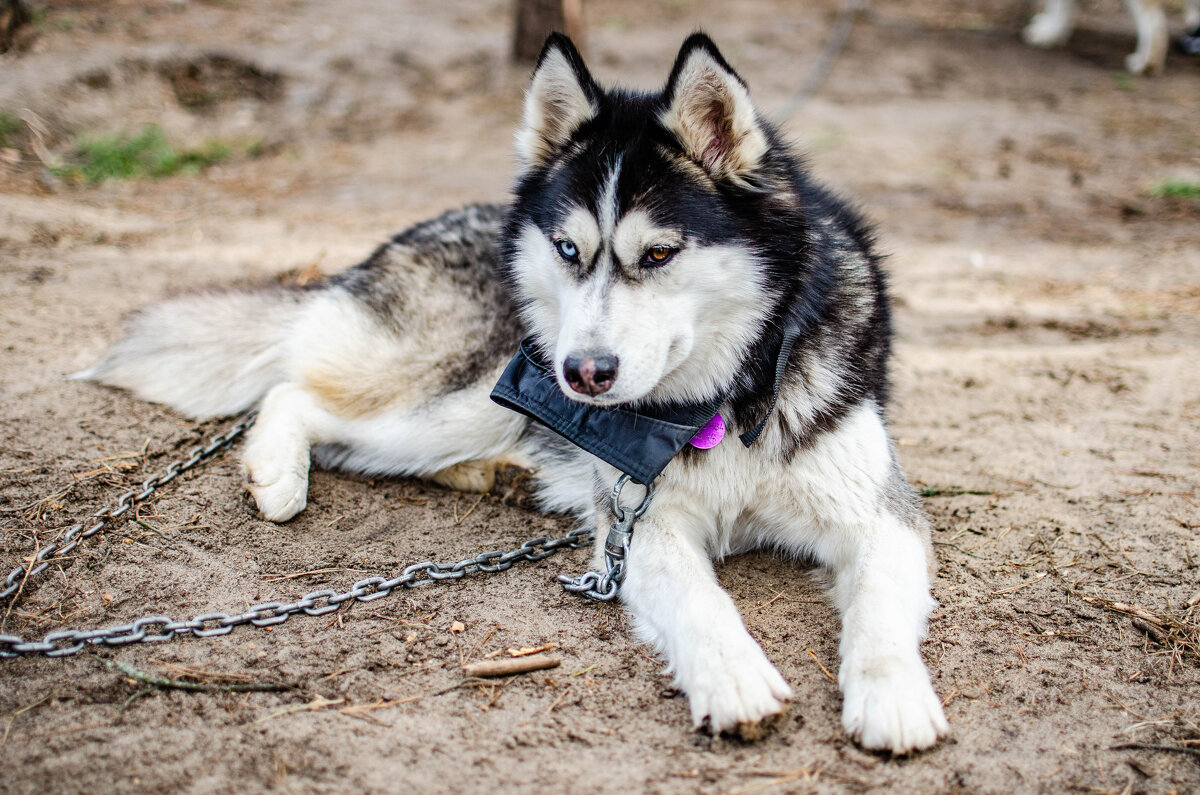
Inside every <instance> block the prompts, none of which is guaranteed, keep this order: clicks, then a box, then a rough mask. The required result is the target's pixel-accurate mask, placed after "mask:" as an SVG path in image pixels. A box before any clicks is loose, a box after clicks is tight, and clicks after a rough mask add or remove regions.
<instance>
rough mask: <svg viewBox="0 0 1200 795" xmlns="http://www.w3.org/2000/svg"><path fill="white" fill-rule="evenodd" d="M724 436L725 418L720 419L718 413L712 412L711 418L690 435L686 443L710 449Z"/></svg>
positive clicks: (702, 448)
mask: <svg viewBox="0 0 1200 795" xmlns="http://www.w3.org/2000/svg"><path fill="white" fill-rule="evenodd" d="M724 438H725V420H723V419H721V415H720V414H714V415H713V418H712V419H711V420H709V421H708V422H707V423H705V425H704V427H703V428H701V429H700V431H699V432H698V433H697V434H696V435H695V436H693V437H692V439H691V441H690V442H688V444H690V445H691V446H692V447H697V448H699V449H701V450H711V449H712V448H714V447H716V446H717V445H719V444H720V443H721V440H722V439H724Z"/></svg>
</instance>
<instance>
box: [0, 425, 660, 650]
mask: <svg viewBox="0 0 1200 795" xmlns="http://www.w3.org/2000/svg"><path fill="white" fill-rule="evenodd" d="M255 418H256V414H255V412H250V413H248V414H246V415H244V416H243V417H242V418H241V419H240V420H238V422H237V423H236V424H234V426H233V427H232V428H230V429H229V430H228V431H227V432H225V433H223V434H221V435H220V436H216V437H214V438H213V439H212V440H211V441H210V442H209V443H208V444H207V445H201V446H199V447H196V448H194V449H193V450H192V451H191V453H190V456H189V457H188V458H187V459H180V460H178V461H175V462H173V463H171V464H170V465H169V466H168V467H167V468H166V469H165V470H164V471H163V472H162V474H160V475H157V476H155V477H151V478H149V479H147V480H146V481H144V482H143V483H142V485H141V488H140V489H131V490H129V491H127V492H125V493H124V494H121V495H120V496H119V497H118V498H117V502H116V504H115V505H114V506H113V507H111V508H106V509H104V510H100V511H97V512H96V513H94V514H92V519H93V520H95V521H94V522H93V523H92V524H91V525H89V524H88V523H87V522H80V523H78V524H76V525H75V526H73V527H71V528H70V529H69V530H67V532H66V533H64V534H63V536H62V538H60V539H59V540H58V541H56V542H55V543H53V544H50V545H48V546H46V547H45V548H43V549H42V550H40V551H39V552H38V553H37V554H36V555H35V556H34V557H33V560H32V561H31V562H30V564H29V566H30V568H29V569H26V568H25V567H24V566H18V567H17V568H15V569H13V570H12V571H11V572H10V573H9V575H8V577H7V578H6V579H5V581H4V588H3V589H0V603H2V602H4V601H6V600H9V599H14V598H15V597H16V595H17V593H18V592H19V591H20V590H21V588H22V587H23V586H24V585H25V583H26V582H28V581H29V578H30V577H36V576H37V575H39V574H41V573H42V572H43V571H45V570H46V569H47V568H49V566H50V564H52V563H53V562H54V561H55V560H57V559H59V558H61V557H62V556H64V555H68V554H70V553H71V552H72V551H74V550H75V548H76V547H77V546H79V543H80V542H81V541H83V540H84V539H87V538H91V537H92V536H94V535H96V534H97V533H99V532H100V531H101V530H103V529H104V528H105V527H108V526H109V525H110V524H111V523H112V522H115V521H117V520H118V519H121V518H122V517H123V516H125V515H126V514H127V513H129V511H130V509H132V508H133V507H134V506H136V505H137V504H138V503H140V502H142V501H143V500H146V499H147V498H149V497H150V496H151V495H152V494H154V493H155V492H156V491H157V490H158V489H159V488H161V487H163V486H165V485H166V484H168V483H170V482H171V481H173V480H174V479H175V478H177V477H179V475H181V474H183V473H184V472H187V471H188V470H189V469H192V468H194V467H196V466H198V465H200V464H201V463H203V462H205V461H207V460H209V459H210V458H211V457H212V456H213V455H214V454H216V453H217V452H218V451H220V450H223V449H225V448H227V447H229V446H230V445H231V444H233V442H234V441H236V440H237V439H238V437H240V436H241V435H242V434H244V433H245V432H246V431H247V430H248V429H249V428H250V426H251V425H253V424H254V420H255ZM629 480H630V477H629V475H622V476H621V478H620V479H618V480H617V482H616V484H614V485H613V490H612V495H611V498H612V510H613V514H614V515H615V516H616V517H617V520H616V522H614V523H613V525H612V527H610V528H609V531H608V538H607V540H606V541H605V545H604V560H605V565H606V569H607V570H606V571H605V573H604V574H600V573H598V572H594V571H589V572H587V573H585V574H583V575H581V576H579V577H573V578H572V577H567V576H565V575H559V577H558V579H559V581H560V582H562V583H563V587H564V588H565V589H566V590H568V591H572V592H574V593H578V594H581V595H582V596H585V597H587V598H589V599H594V600H596V601H605V602H606V601H610V600H612V599H613V598H615V597H616V595H617V590H618V588H619V587H620V584H621V581H622V580H623V579H624V577H625V556H626V555H627V554H628V552H629V543H630V539H631V538H632V536H633V524H634V522H635V521H636V520H637V519H639V518H640V517H641V516H642V514H644V513H645V512H646V509H647V508H648V507H649V505H650V498H651V496H653V494H654V488H653V486H648V487H647V489H646V496H645V497H644V498H643V499H642V503H641V505H639V506H638V507H637V508H636V509H630V508H625V507H623V506H622V505H621V490H622V489H623V488H624V487H625V484H626V483H628V482H629ZM594 537H595V533H594V531H593V530H592V529H591V528H589V527H580V528H576V529H574V530H572V531H570V532H569V533H567V534H566V535H564V536H562V537H561V538H555V539H551V538H549V537H546V536H541V537H538V538H531V539H529V540H527V541H525V542H523V543H522V544H521V545H520V546H519V547H517V548H516V549H512V550H509V551H508V552H505V551H503V550H493V551H491V552H483V553H481V554H479V555H476V556H475V557H473V558H464V559H462V560H460V561H457V562H455V563H436V562H434V561H432V560H426V561H422V562H421V563H414V564H412V565H411V566H408V567H407V568H405V569H404V571H402V572H401V573H400V574H399V575H398V576H396V577H393V578H391V579H387V578H384V577H367V578H366V579H363V580H359V581H358V582H356V583H354V585H352V586H351V587H350V589H349V590H348V591H344V592H338V591H336V590H333V589H321V590H317V591H312V592H310V593H307V594H305V595H304V596H303V597H301V598H300V599H299V600H297V601H295V602H262V603H260V604H256V605H253V606H251V607H250V608H249V609H247V610H246V611H244V612H242V613H234V614H231V613H204V614H203V615H198V616H195V617H194V618H191V619H187V620H183V621H176V620H174V619H171V618H169V617H168V616H161V615H154V616H143V617H141V618H138V619H135V620H134V621H132V622H130V623H128V624H119V625H117V626H112V627H104V628H101V629H91V630H80V629H63V630H58V631H56V632H51V633H50V634H48V635H46V636H45V637H44V638H42V639H41V640H40V641H39V640H25V639H24V638H22V637H20V636H19V635H0V658H14V657H22V656H26V655H43V656H46V657H68V656H71V655H74V654H78V653H79V652H80V651H82V650H83V649H84V648H86V647H87V646H89V645H104V646H124V645H126V644H129V643H159V642H163V641H169V640H174V639H175V638H176V637H180V636H187V635H193V636H195V637H197V638H212V637H217V636H220V635H228V634H229V633H230V632H232V631H233V628H234V627H237V626H241V625H242V624H253V625H254V626H256V627H270V626H274V625H275V624H282V623H283V622H284V621H287V620H288V619H289V618H291V617H292V616H294V615H297V614H298V613H304V614H305V615H310V616H323V615H326V614H327V613H334V612H337V611H338V610H340V609H341V607H342V605H344V604H346V603H348V602H350V601H351V600H354V601H358V602H373V601H375V600H376V599H382V598H383V597H385V596H388V595H390V594H391V593H392V591H394V590H395V589H397V588H400V587H404V588H417V587H419V586H422V585H429V584H431V583H435V582H442V581H446V580H461V579H462V578H463V577H466V576H468V575H472V574H495V573H497V572H501V571H505V570H507V569H509V568H511V567H512V565H513V564H514V563H517V562H520V561H526V562H533V561H538V560H543V559H545V558H548V557H550V556H551V555H553V554H555V553H556V552H558V551H559V550H561V549H579V548H580V547H585V546H588V545H589V544H591V543H592V541H593V539H594Z"/></svg>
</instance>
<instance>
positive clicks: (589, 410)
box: [492, 323, 802, 484]
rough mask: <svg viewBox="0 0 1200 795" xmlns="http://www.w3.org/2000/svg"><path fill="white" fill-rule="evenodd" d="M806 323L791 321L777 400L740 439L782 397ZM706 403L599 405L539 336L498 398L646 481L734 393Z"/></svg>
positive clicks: (528, 342) (520, 354) (750, 439)
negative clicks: (577, 387) (563, 381)
mask: <svg viewBox="0 0 1200 795" xmlns="http://www.w3.org/2000/svg"><path fill="white" fill-rule="evenodd" d="M801 327H802V324H800V323H788V324H787V325H786V327H785V328H784V334H783V341H782V344H781V345H780V348H779V351H778V353H777V358H776V364H775V382H774V389H773V394H772V398H771V405H770V407H769V408H768V409H767V412H766V414H765V415H764V416H763V418H762V420H761V421H760V422H759V423H758V425H756V426H755V427H754V428H753V429H751V430H749V431H747V432H746V433H743V434H742V435H741V436H740V437H739V439H740V440H741V442H742V444H744V445H745V446H746V447H749V446H750V445H752V444H754V442H755V440H757V439H758V437H759V435H760V434H761V433H762V431H763V429H764V428H765V427H766V425H767V420H768V419H769V418H770V416H771V412H772V411H773V410H774V408H775V403H776V401H777V400H778V399H779V385H780V383H781V382H782V380H783V373H784V369H785V368H786V366H787V361H788V358H789V357H790V355H791V352H792V347H793V346H794V345H795V343H796V340H797V339H798V338H799V336H800V331H801ZM728 397H729V395H728V394H721V395H718V396H717V397H715V398H713V399H712V400H710V401H708V402H706V403H693V404H689V405H684V406H655V407H650V408H644V409H638V410H637V411H633V410H631V409H627V408H623V407H621V406H611V407H610V406H593V405H589V404H587V403H579V402H578V401H574V400H571V399H569V398H568V397H567V396H566V395H564V394H563V392H562V390H561V389H559V386H558V382H557V380H555V377H554V373H553V372H552V371H551V369H550V366H549V364H548V363H547V362H546V361H545V360H543V359H542V358H541V357H540V356H538V354H537V350H536V348H535V346H534V344H533V338H532V337H528V338H526V339H525V340H523V341H522V342H521V348H520V350H519V351H517V355H516V356H514V357H513V359H512V361H511V362H509V363H508V367H506V368H505V370H504V374H503V375H501V376H500V380H499V382H497V384H496V386H495V388H494V389H492V400H494V401H496V402H497V403H499V404H500V405H501V406H504V407H505V408H509V409H512V410H514V411H519V412H521V413H522V414H525V415H527V416H529V417H532V418H533V419H534V420H537V421H538V422H540V423H541V424H543V425H545V426H546V427H547V428H549V429H550V430H552V431H554V432H555V433H557V434H559V435H560V436H562V437H564V438H565V439H567V440H568V441H570V442H572V443H573V444H575V445H576V446H578V447H581V448H583V449H584V450H586V451H588V452H589V453H591V454H592V455H594V456H596V457H597V458H600V459H602V460H604V461H607V462H608V463H609V464H612V465H613V466H614V467H616V468H617V469H619V470H621V471H622V472H625V473H627V474H628V475H629V476H630V477H632V478H633V479H634V480H636V481H638V482H639V483H642V484H648V483H651V482H652V481H653V480H654V479H655V478H656V477H658V475H659V473H661V472H662V471H663V469H665V468H666V466H667V464H669V463H671V459H672V458H674V457H675V456H676V455H678V454H679V451H680V450H682V449H683V447H684V445H686V444H687V443H688V442H689V441H690V440H691V439H692V437H693V436H695V435H696V434H697V433H698V432H699V431H700V429H701V428H703V427H704V426H705V425H706V424H707V423H708V422H709V420H711V419H712V418H713V415H715V414H716V413H717V410H718V409H720V408H721V405H722V404H723V403H724V402H725V401H726V400H727V399H728Z"/></svg>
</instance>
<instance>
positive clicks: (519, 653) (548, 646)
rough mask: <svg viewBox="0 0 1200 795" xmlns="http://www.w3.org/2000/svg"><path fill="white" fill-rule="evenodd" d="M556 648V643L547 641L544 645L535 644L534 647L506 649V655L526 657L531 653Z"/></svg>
mask: <svg viewBox="0 0 1200 795" xmlns="http://www.w3.org/2000/svg"><path fill="white" fill-rule="evenodd" d="M557 648H558V644H557V643H547V644H546V645H545V646H537V647H535V648H530V649H527V648H520V649H508V656H509V657H528V656H529V655H531V654H540V653H541V652H544V651H554V650H555V649H557Z"/></svg>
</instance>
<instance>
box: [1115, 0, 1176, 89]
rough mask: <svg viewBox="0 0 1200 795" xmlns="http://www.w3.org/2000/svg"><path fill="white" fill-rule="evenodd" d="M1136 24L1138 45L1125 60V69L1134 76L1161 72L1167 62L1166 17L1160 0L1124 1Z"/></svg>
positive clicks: (1167, 36)
mask: <svg viewBox="0 0 1200 795" xmlns="http://www.w3.org/2000/svg"><path fill="white" fill-rule="evenodd" d="M1125 5H1126V6H1127V7H1128V8H1129V13H1130V14H1132V15H1133V19H1134V21H1135V22H1136V23H1137V35H1138V43H1137V49H1136V50H1134V51H1133V52H1132V53H1130V54H1129V56H1128V57H1127V58H1126V59H1125V68H1126V69H1128V70H1129V71H1131V72H1133V73H1134V74H1139V75H1140V74H1143V73H1155V72H1161V71H1162V68H1163V66H1164V65H1165V64H1166V62H1167V45H1168V43H1169V41H1170V37H1169V35H1168V31H1167V15H1166V12H1164V11H1163V8H1162V2H1161V0H1125Z"/></svg>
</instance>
